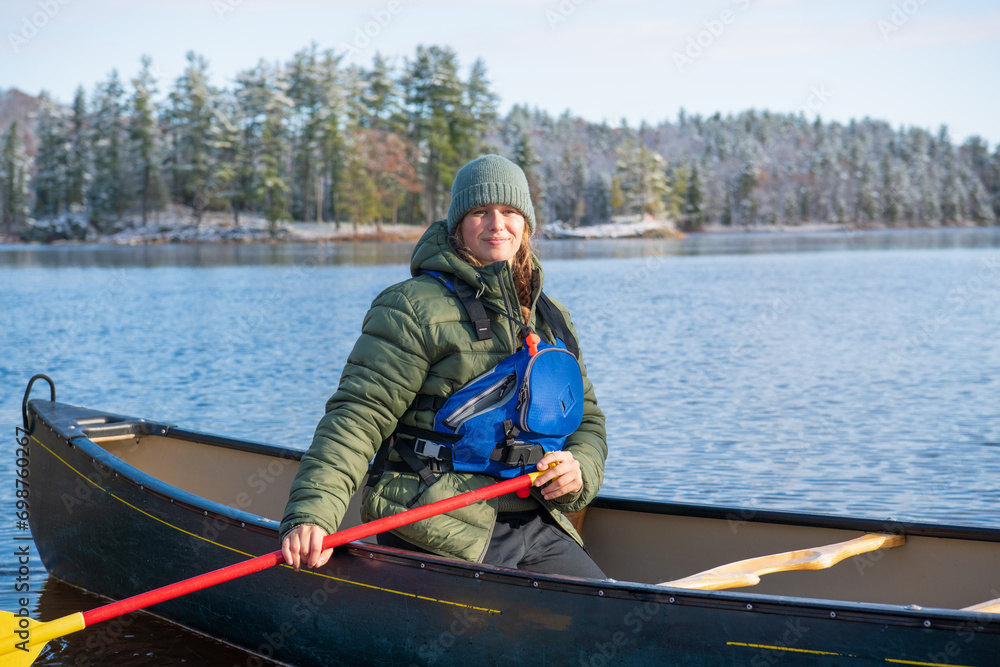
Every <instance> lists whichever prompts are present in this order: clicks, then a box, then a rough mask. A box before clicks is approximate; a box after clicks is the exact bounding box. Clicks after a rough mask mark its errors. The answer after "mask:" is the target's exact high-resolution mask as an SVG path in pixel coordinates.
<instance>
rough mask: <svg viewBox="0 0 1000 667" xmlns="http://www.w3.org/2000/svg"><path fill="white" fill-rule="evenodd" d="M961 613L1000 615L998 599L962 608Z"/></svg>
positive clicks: (999, 600)
mask: <svg viewBox="0 0 1000 667" xmlns="http://www.w3.org/2000/svg"><path fill="white" fill-rule="evenodd" d="M962 611H978V612H982V613H984V614H1000V598H996V599H995V600H987V601H986V602H980V603H979V604H974V605H972V606H971V607H962Z"/></svg>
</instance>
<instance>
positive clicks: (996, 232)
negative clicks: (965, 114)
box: [0, 227, 1000, 268]
mask: <svg viewBox="0 0 1000 667" xmlns="http://www.w3.org/2000/svg"><path fill="white" fill-rule="evenodd" d="M537 246H538V248H539V252H540V254H541V255H542V256H543V257H545V258H551V259H585V258H597V257H615V258H628V257H645V256H662V255H731V254H738V255H744V254H760V253H800V252H824V251H850V250H890V249H895V250H921V249H926V250H929V249H942V248H996V247H1000V227H972V228H944V229H906V230H901V229H900V230H869V231H862V230H848V231H832V232H756V233H719V234H690V235H688V236H687V237H686V238H683V239H590V240H575V239H542V240H539V241H538V243H537ZM412 248H413V244H412V243H410V242H401V241H387V242H378V243H377V242H345V243H218V244H162V245H142V246H100V245H79V246H75V245H74V246H69V245H62V246H13V245H6V246H0V267H43V268H60V267H80V266H86V267H132V266H138V267H160V266H179V267H184V266H187V267H204V266H248V265H274V266H293V265H317V266H321V265H343V264H356V265H366V266H374V265H381V264H406V263H408V262H409V260H410V251H411V250H412Z"/></svg>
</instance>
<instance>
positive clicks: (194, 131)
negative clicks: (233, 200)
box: [166, 51, 218, 226]
mask: <svg viewBox="0 0 1000 667" xmlns="http://www.w3.org/2000/svg"><path fill="white" fill-rule="evenodd" d="M187 63H188V64H187V66H186V67H185V68H184V73H183V74H181V76H180V77H178V79H177V81H176V82H175V83H174V88H173V90H171V91H170V94H169V96H168V99H169V108H168V109H167V110H166V120H167V126H168V131H169V133H170V135H171V137H170V154H169V157H168V161H169V164H170V166H171V180H172V185H171V190H172V193H173V197H174V199H175V200H179V201H180V202H182V203H184V204H185V205H187V206H190V207H191V209H192V211H193V212H194V217H195V225H196V226H198V225H200V224H201V219H202V216H203V215H204V213H205V210H206V209H207V208H208V206H209V204H210V203H211V200H212V196H213V194H214V193H213V192H212V191H211V189H210V184H211V176H212V173H213V159H214V156H213V155H212V150H211V143H212V125H213V123H214V122H215V118H214V113H213V109H214V108H215V105H216V98H217V96H218V92H217V91H216V90H215V89H214V88H213V87H212V86H211V85H209V82H208V61H207V60H206V59H205V57H204V56H199V55H197V54H196V53H195V52H194V51H188V53H187Z"/></svg>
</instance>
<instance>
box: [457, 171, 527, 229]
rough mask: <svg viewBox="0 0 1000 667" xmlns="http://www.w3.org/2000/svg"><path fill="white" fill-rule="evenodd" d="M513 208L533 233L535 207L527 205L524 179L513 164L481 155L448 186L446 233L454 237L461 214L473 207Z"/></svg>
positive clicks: (525, 180)
mask: <svg viewBox="0 0 1000 667" xmlns="http://www.w3.org/2000/svg"><path fill="white" fill-rule="evenodd" d="M489 204H499V205H504V206H513V207H514V208H516V209H517V210H518V211H520V212H521V215H523V216H524V221H525V222H527V223H528V229H530V230H531V233H532V234H534V233H535V207H534V206H532V205H531V192H530V191H529V190H528V179H527V178H525V176H524V172H523V171H521V168H520V167H518V166H517V165H516V164H514V163H513V162H511V161H510V160H508V159H507V158H505V157H502V156H500V155H492V154H491V155H484V156H482V157H480V158H476V159H475V160H473V161H472V162H469V163H468V164H467V165H465V166H464V167H462V168H461V169H459V170H458V173H457V174H455V182H454V183H452V184H451V205H450V206H449V207H448V234H454V233H455V229H456V228H457V227H458V223H460V222H461V221H462V218H464V217H465V214H466V213H468V212H469V211H471V210H472V209H474V208H476V207H477V206H487V205H489Z"/></svg>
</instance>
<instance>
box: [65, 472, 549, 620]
mask: <svg viewBox="0 0 1000 667" xmlns="http://www.w3.org/2000/svg"><path fill="white" fill-rule="evenodd" d="M540 474H541V473H537V472H533V473H528V474H526V475H521V476H520V477H515V478H513V479H508V480H505V481H503V482H497V483H496V484H491V485H489V486H485V487H483V488H481V489H476V490H475V491H468V492H466V493H462V494H460V495H457V496H455V497H453V498H445V499H444V500H439V501H437V502H436V503H431V504H430V505H424V506H423V507H416V508H414V509H412V510H407V511H405V512H400V513H399V514H394V515H392V516H387V517H385V518H383V519H378V520H376V521H370V522H368V523H363V524H361V525H360V526H355V527H354V528H348V529H347V530H341V531H338V532H336V533H333V534H331V535H327V536H326V537H325V538H323V548H324V549H330V548H332V547H336V546H340V545H341V544H346V543H348V542H353V541H354V540H360V539H363V538H365V537H370V536H372V535H375V534H376V533H382V532H385V531H387V530H392V529H394V528H399V527H400V526H405V525H407V524H410V523H416V522H417V521H420V520H422V519H426V518H428V517H432V516H435V515H437V514H444V513H445V512H450V511H452V510H456V509H458V508H460V507H465V506H466V505H471V504H472V503H477V502H479V501H480V500H488V499H490V498H496V497H497V496H502V495H504V494H506V493H512V492H514V491H517V490H519V489H526V488H528V487H530V486H531V484H532V482H533V481H534V478H535V477H536V476H538V475H540ZM284 562H285V559H284V557H283V556H282V555H281V550H280V549H279V550H278V551H274V552H272V553H269V554H264V555H263V556H257V557H256V558H252V559H250V560H247V561H243V562H242V563H235V564H233V565H230V566H228V567H224V568H221V569H218V570H214V571H212V572H206V573H205V574H201V575H198V576H197V577H192V578H190V579H185V580H184V581H179V582H177V583H175V584H168V585H167V586H163V587H162V588H157V589H156V590H152V591H148V592H146V593H140V594H139V595H134V596H132V597H130V598H125V599H124V600H119V601H118V602H112V603H110V604H106V605H104V606H103V607H97V608H96V609H91V610H90V611H85V612H83V620H84V621H85V622H86V627H89V626H91V625H93V624H94V623H100V622H101V621H106V620H108V619H110V618H115V617H116V616H121V615H122V614H127V613H129V612H132V611H135V610H136V609H142V608H143V607H149V606H151V605H154V604H158V603H160V602H166V601H167V600H173V599H174V598H176V597H180V596H181V595H185V594H187V593H194V592H195V591H200V590H202V589H203V588H208V587H209V586H214V585H216V584H221V583H223V582H226V581H231V580H233V579H238V578H239V577H242V576H245V575H248V574H253V573H254V572H259V571H261V570H266V569H267V568H269V567H273V566H275V565H280V564H281V563H284Z"/></svg>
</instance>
